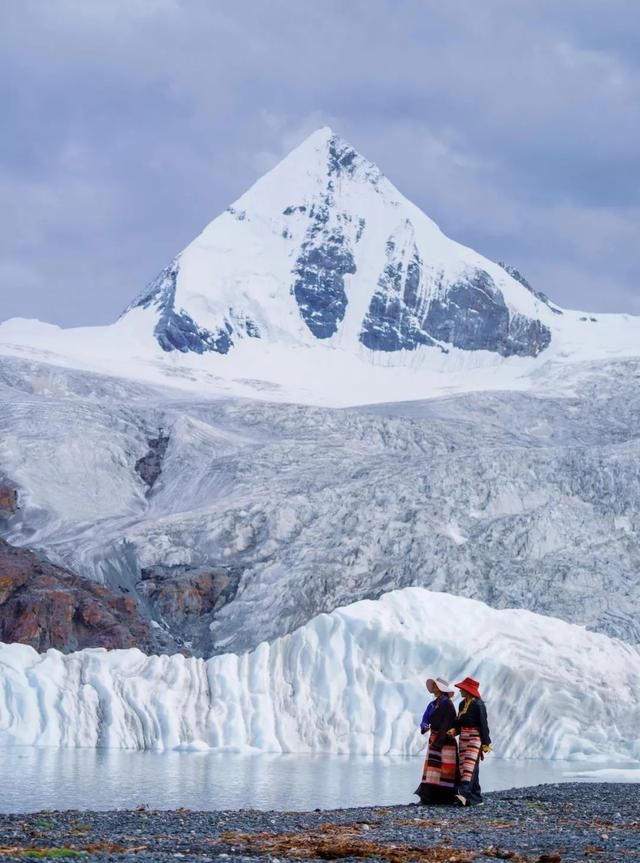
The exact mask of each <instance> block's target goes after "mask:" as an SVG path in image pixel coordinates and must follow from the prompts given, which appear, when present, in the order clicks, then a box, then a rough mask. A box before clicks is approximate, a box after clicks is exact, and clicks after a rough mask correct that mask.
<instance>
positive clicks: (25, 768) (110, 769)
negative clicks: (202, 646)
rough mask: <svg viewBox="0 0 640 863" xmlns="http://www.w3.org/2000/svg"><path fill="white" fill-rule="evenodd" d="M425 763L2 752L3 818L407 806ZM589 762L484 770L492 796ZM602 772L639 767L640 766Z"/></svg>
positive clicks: (566, 774)
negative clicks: (141, 809)
mask: <svg viewBox="0 0 640 863" xmlns="http://www.w3.org/2000/svg"><path fill="white" fill-rule="evenodd" d="M421 766H422V762H421V758H393V757H384V758H383V757H371V758H369V757H357V756H351V757H347V756H328V755H264V754H255V755H237V754H229V753H209V752H204V753H202V752H167V753H156V752H129V751H119V750H94V749H67V750H65V749H32V748H26V747H25V748H11V749H0V775H2V776H4V777H11V781H9V782H7V781H5V782H3V783H0V811H2V812H20V811H34V810H40V809H85V808H91V809H116V808H133V807H135V806H139V805H141V804H147V805H148V806H150V807H151V808H153V809H174V808H177V807H180V806H184V807H186V808H188V809H240V808H249V807H252V808H258V809H314V808H316V807H320V808H322V809H325V808H334V807H342V806H367V805H390V804H394V803H408V802H411V801H413V800H415V799H416V798H415V797H413V796H412V792H413V790H414V788H415V787H416V786H417V784H418V782H419V778H420V771H421ZM589 766H591V765H588V764H585V762H580V763H576V762H562V761H509V760H503V759H497V758H489V759H487V761H486V762H485V764H484V765H483V772H482V785H483V788H484V789H485V790H487V791H490V790H492V789H499V788H510V787H514V786H523V785H537V784H539V783H542V782H563V781H565V782H566V781H570V780H573V779H574V776H573V774H575V772H576V771H577V770H581V769H585V768H586V767H589ZM597 767H598V768H602V769H604V768H607V767H616V768H621V767H635V768H638V765H637V764H634V765H631V764H629V765H625V764H615V765H607V764H602V763H599V764H598V765H597Z"/></svg>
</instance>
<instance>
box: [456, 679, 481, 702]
mask: <svg viewBox="0 0 640 863" xmlns="http://www.w3.org/2000/svg"><path fill="white" fill-rule="evenodd" d="M455 687H456V689H462V690H464V691H465V692H468V693H469V694H470V695H473V696H474V697H475V698H480V684H479V683H478V681H477V680H474V679H473V677H465V679H464V680H461V681H460V683H456V684H455Z"/></svg>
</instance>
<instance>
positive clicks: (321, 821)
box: [0, 783, 640, 863]
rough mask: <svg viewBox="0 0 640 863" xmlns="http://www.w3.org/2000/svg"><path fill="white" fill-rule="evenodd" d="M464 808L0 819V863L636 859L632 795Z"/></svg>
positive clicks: (585, 790)
mask: <svg viewBox="0 0 640 863" xmlns="http://www.w3.org/2000/svg"><path fill="white" fill-rule="evenodd" d="M485 801H486V802H485V804H484V805H483V806H481V807H475V808H473V809H463V808H461V807H456V808H453V807H451V808H449V807H426V806H417V805H404V806H391V807H375V808H360V809H334V810H319V809H318V810H315V811H313V812H274V811H272V812H264V811H258V810H253V809H240V810H236V811H211V812H195V811H191V810H188V809H178V810H173V811H152V810H149V809H147V808H145V807H140V808H138V809H136V810H134V811H126V810H115V811H111V812H91V811H82V812H80V811H66V812H53V811H51V812H40V813H29V814H15V815H2V816H0V860H23V859H38V858H43V859H47V858H48V859H56V858H58V859H62V858H65V857H68V858H72V857H81V858H82V859H84V860H87V861H92V860H95V861H130V860H136V861H137V863H147V861H169V860H171V861H175V860H180V861H184V863H192V861H203V860H216V859H217V860H228V859H251V860H272V861H276V860H277V861H284V860H364V859H366V860H381V861H388V863H405V861H407V863H409V861H418V863H465V861H480V860H491V859H495V860H513V861H530V863H576V861H582V863H584V861H593V863H595V861H597V863H614V861H620V860H630V861H631V860H637V859H639V858H640V785H638V784H600V783H584V784H562V785H559V784H558V785H539V786H536V787H533V788H519V789H511V790H507V791H498V792H493V793H490V794H487V795H485Z"/></svg>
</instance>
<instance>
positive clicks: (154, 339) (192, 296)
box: [0, 129, 640, 405]
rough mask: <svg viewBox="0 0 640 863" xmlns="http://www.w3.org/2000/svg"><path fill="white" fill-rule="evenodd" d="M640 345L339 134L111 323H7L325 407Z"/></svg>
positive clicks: (46, 356) (154, 377)
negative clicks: (509, 262) (456, 237)
mask: <svg viewBox="0 0 640 863" xmlns="http://www.w3.org/2000/svg"><path fill="white" fill-rule="evenodd" d="M639 351H640V318H636V317H632V316H629V315H593V314H586V313H583V312H575V311H568V310H562V309H560V308H559V307H558V306H556V305H555V304H553V303H551V302H550V301H549V300H548V299H547V298H546V297H545V295H544V294H543V293H541V292H539V291H535V290H534V289H533V288H532V287H531V286H530V285H529V283H528V282H527V281H526V279H524V278H523V277H522V276H521V275H520V274H519V273H518V272H517V271H515V270H513V269H512V268H506V269H505V268H503V267H502V266H500V265H498V264H496V263H493V262H491V261H489V260H488V259H486V258H484V257H483V256H482V255H480V254H478V253H477V252H475V251H473V250H472V249H468V248H466V247H464V246H462V245H460V244H459V243H456V242H454V241H453V240H450V239H449V238H447V237H446V236H445V235H444V234H443V233H442V232H441V231H440V229H439V228H438V227H437V225H436V224H435V223H434V222H433V221H432V220H431V219H429V218H428V216H426V215H425V214H424V213H423V212H422V211H420V210H419V209H418V208H417V207H416V206H415V205H413V204H412V203H411V202H410V201H409V200H407V199H406V198H405V197H404V196H403V195H402V194H401V193H400V192H399V191H398V190H397V189H396V188H395V187H394V186H393V185H392V183H390V182H389V180H388V179H387V178H386V177H384V175H383V174H382V173H381V172H380V170H379V169H378V168H377V166H375V165H374V164H372V163H371V162H369V161H367V160H366V159H365V158H364V157H362V156H361V155H360V154H359V153H357V152H356V151H355V150H354V149H353V148H352V147H351V145H349V144H348V143H347V142H345V141H343V140H342V139H340V138H339V137H338V136H336V135H335V134H334V133H333V132H332V131H331V130H330V129H321V130H318V131H317V132H316V133H314V134H313V135H311V136H310V137H309V138H308V139H307V140H306V141H304V142H303V143H302V144H301V145H300V146H299V147H298V148H297V149H295V150H294V151H293V152H292V153H290V154H289V155H288V156H287V157H286V158H285V159H284V160H283V161H282V162H281V163H280V164H279V165H277V166H276V167H275V168H274V169H273V170H272V171H270V172H269V173H268V174H266V175H265V176H264V177H262V178H261V179H260V180H258V182H257V183H255V184H254V186H253V187H252V188H251V189H249V190H248V191H247V192H246V193H245V194H244V195H243V196H242V197H241V198H239V199H238V200H237V201H236V202H235V203H234V204H233V205H232V206H230V207H229V208H228V209H227V210H226V211H225V212H224V213H222V214H221V215H220V216H218V217H217V218H216V219H214V220H213V221H212V222H211V223H210V224H209V225H208V226H207V227H206V228H205V229H204V231H203V232H202V233H201V234H200V235H199V236H198V237H197V238H196V239H195V240H194V241H193V242H192V243H190V244H189V246H187V247H186V249H184V250H183V251H182V252H180V253H179V254H178V255H177V256H176V258H175V259H174V260H173V261H172V262H171V263H170V264H169V265H168V266H167V267H166V268H165V270H163V271H162V272H161V273H160V275H159V276H158V277H157V278H156V279H155V280H153V281H152V282H151V284H150V285H149V286H147V288H146V289H145V291H144V292H143V293H142V294H141V295H140V296H139V297H138V298H137V300H135V301H134V302H133V303H132V304H131V306H130V307H129V308H128V309H127V310H126V312H125V314H124V315H123V316H122V317H121V318H120V319H119V320H118V321H117V322H116V323H114V324H113V325H111V326H108V327H86V328H77V329H72V330H64V329H60V328H59V327H55V326H51V325H48V324H42V323H40V322H37V321H25V320H21V319H14V320H11V321H7V322H5V323H4V324H0V354H4V355H11V356H22V357H25V358H29V359H39V360H41V361H44V362H50V363H55V364H58V365H61V366H65V367H68V368H78V369H83V370H86V371H94V372H96V371H97V372H107V373H109V374H120V375H122V376H124V377H130V378H135V379H137V380H144V381H147V382H153V383H156V384H162V385H165V386H166V385H170V386H174V387H179V388H183V389H188V390H190V391H192V392H194V391H197V392H199V393H203V394H204V393H208V394H223V395H233V396H241V397H242V396H244V397H252V398H268V399H270V400H279V401H282V400H284V401H295V402H298V403H307V404H324V405H349V404H362V403H368V402H386V401H394V400H399V399H421V398H429V397H431V396H433V395H437V394H442V393H445V392H453V391H458V392H461V391H464V392H468V391H475V390H486V389H492V390H498V389H518V390H527V389H530V388H535V387H536V386H537V385H538V384H537V381H538V376H539V374H540V372H541V370H544V369H545V368H546V367H547V366H549V364H552V365H553V366H554V368H557V367H558V365H559V366H563V365H566V364H568V363H576V362H580V361H583V360H589V361H592V360H597V359H611V358H614V357H636V356H638V353H639ZM547 379H548V376H547Z"/></svg>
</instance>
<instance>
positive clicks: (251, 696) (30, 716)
mask: <svg viewBox="0 0 640 863" xmlns="http://www.w3.org/2000/svg"><path fill="white" fill-rule="evenodd" d="M436 674H437V675H444V676H448V677H449V678H451V679H454V678H455V679H459V678H461V677H462V676H464V675H466V674H470V675H472V676H473V677H476V678H478V679H479V680H480V681H481V683H482V689H483V695H484V697H485V700H486V703H487V706H488V710H489V717H490V722H491V727H492V733H493V737H494V741H495V747H496V752H497V753H498V754H499V755H502V756H506V757H532V758H533V757H546V758H572V759H581V758H602V759H605V758H606V759H609V760H610V759H612V758H620V759H622V758H640V741H639V740H638V737H637V729H638V728H639V727H640V651H639V650H638V649H637V648H635V647H632V646H630V645H628V644H625V643H623V642H620V641H616V640H614V639H610V638H608V637H607V636H605V635H601V634H597V633H592V632H587V631H586V630H584V629H583V628H582V627H578V626H574V625H571V624H568V623H565V622H563V621H560V620H557V619H554V618H547V617H543V616H541V615H536V614H533V613H531V612H527V611H522V610H502V611H496V610H494V609H491V608H489V607H488V606H486V605H484V604H482V603H480V602H477V601H474V600H469V599H464V598H460V597H454V596H450V595H447V594H442V593H434V592H430V591H427V590H424V589H422V588H406V589H404V590H399V591H394V592H392V593H389V594H386V595H385V596H383V597H382V598H381V599H380V600H377V601H369V600H365V601H362V602H357V603H355V604H353V605H350V606H347V607H345V608H342V609H338V610H336V611H334V612H333V613H332V614H328V615H327V614H323V615H320V616H318V617H316V618H314V619H313V620H312V621H310V622H309V623H308V624H307V625H306V626H304V627H301V628H300V629H298V630H296V631H295V632H293V633H292V634H291V635H288V636H286V637H283V638H280V639H278V640H276V641H274V642H272V643H271V644H267V643H263V644H261V645H260V646H259V647H258V648H257V649H256V650H254V651H252V652H251V653H247V654H244V655H240V656H236V655H233V654H227V655H223V656H217V657H214V658H212V659H210V660H208V661H203V660H198V659H186V658H184V657H183V656H180V655H176V656H171V657H167V656H149V657H148V656H145V655H144V654H142V653H141V652H139V651H138V650H122V651H113V652H106V651H104V650H83V651H81V652H79V653H76V654H72V655H69V656H63V655H62V654H60V653H58V652H57V651H54V650H50V651H49V652H48V653H47V654H45V655H38V654H37V653H36V652H35V651H34V650H32V649H31V648H29V647H25V646H22V645H2V646H0V745H12V744H27V745H31V744H33V745H52V746H89V747H92V746H107V747H123V748H136V749H142V748H148V749H174V748H196V749H197V748H224V747H228V748H235V749H243V748H246V747H255V748H256V749H260V750H264V751H270V752H296V751H297V752H308V751H327V752H335V753H362V754H365V753H366V754H373V753H379V754H386V753H415V752H418V751H419V750H420V748H421V747H422V746H423V745H424V740H423V738H421V737H420V735H419V734H418V733H417V732H416V723H417V721H418V719H419V717H420V715H421V713H422V710H423V709H424V704H425V700H426V698H425V696H426V693H425V690H424V679H425V677H426V676H427V675H436ZM454 682H455V680H454Z"/></svg>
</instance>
